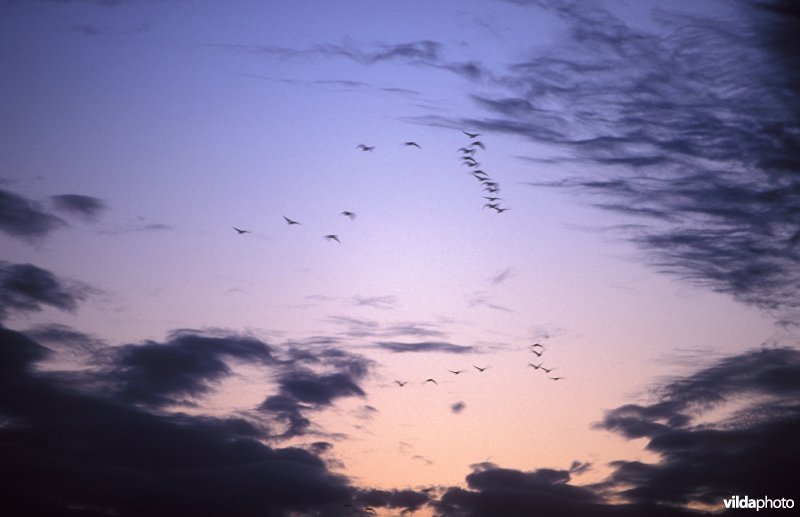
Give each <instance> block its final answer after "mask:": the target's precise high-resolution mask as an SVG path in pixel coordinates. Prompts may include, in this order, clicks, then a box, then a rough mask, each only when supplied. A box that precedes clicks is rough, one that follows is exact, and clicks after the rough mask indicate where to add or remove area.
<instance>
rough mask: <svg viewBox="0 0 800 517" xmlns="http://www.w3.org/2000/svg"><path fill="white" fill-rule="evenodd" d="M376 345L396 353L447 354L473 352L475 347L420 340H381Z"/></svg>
mask: <svg viewBox="0 0 800 517" xmlns="http://www.w3.org/2000/svg"><path fill="white" fill-rule="evenodd" d="M375 346H376V347H378V348H380V349H382V350H388V351H389V352H394V353H396V354H403V353H420V352H444V353H448V354H466V353H469V352H475V347H472V346H466V345H455V344H453V343H447V342H445V341H422V342H417V343H403V342H399V341H382V342H379V343H376V345H375Z"/></svg>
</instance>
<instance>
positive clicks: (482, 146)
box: [469, 140, 486, 151]
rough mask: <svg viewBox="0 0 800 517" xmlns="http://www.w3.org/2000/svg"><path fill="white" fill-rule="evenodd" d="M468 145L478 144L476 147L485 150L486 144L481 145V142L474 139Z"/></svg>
mask: <svg viewBox="0 0 800 517" xmlns="http://www.w3.org/2000/svg"><path fill="white" fill-rule="evenodd" d="M469 145H471V146H478V147H480V148H481V149H483V150H484V151H485V150H486V146H485V145H483V142H481V141H480V140H475V141H474V142H472V143H471V144H469Z"/></svg>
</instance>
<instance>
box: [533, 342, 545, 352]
mask: <svg viewBox="0 0 800 517" xmlns="http://www.w3.org/2000/svg"><path fill="white" fill-rule="evenodd" d="M536 347H539V348H541V349H542V350H544V345H541V344H539V343H534V344H532V345H531V348H536Z"/></svg>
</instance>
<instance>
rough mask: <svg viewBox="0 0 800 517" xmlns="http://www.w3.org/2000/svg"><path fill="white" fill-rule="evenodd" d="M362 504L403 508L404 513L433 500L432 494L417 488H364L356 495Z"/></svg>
mask: <svg viewBox="0 0 800 517" xmlns="http://www.w3.org/2000/svg"><path fill="white" fill-rule="evenodd" d="M356 501H358V503H359V504H360V505H362V506H365V507H366V506H372V507H378V508H402V510H401V512H400V513H402V514H404V515H405V514H406V513H409V512H415V511H417V510H419V509H420V508H422V506H424V505H426V504H427V503H428V502H430V501H431V496H430V495H429V494H428V493H427V492H424V491H417V490H408V489H406V490H397V489H394V490H376V489H372V490H363V491H360V492H359V493H358V494H357V495H356Z"/></svg>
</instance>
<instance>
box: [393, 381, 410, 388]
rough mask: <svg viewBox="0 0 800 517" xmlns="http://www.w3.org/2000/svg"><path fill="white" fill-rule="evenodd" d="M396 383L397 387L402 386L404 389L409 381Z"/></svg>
mask: <svg viewBox="0 0 800 517" xmlns="http://www.w3.org/2000/svg"><path fill="white" fill-rule="evenodd" d="M394 382H396V383H397V385H398V386H400V387H401V388H402V387H403V386H405V385H406V384H408V381H394Z"/></svg>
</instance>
